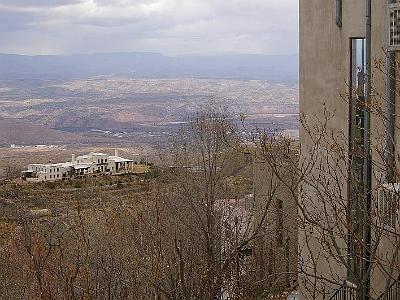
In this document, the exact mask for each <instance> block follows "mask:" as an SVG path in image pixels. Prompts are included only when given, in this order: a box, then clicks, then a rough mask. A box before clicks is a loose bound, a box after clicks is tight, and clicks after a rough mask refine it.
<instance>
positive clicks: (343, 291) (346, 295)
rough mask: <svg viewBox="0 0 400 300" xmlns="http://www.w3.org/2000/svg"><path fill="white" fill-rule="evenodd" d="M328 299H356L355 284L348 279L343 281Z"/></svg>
mask: <svg viewBox="0 0 400 300" xmlns="http://www.w3.org/2000/svg"><path fill="white" fill-rule="evenodd" d="M329 300H357V286H356V285H355V284H353V283H351V282H349V281H345V282H344V283H343V284H342V286H341V287H340V288H338V289H337V290H336V292H335V293H334V294H333V295H332V296H331V297H330V298H329Z"/></svg>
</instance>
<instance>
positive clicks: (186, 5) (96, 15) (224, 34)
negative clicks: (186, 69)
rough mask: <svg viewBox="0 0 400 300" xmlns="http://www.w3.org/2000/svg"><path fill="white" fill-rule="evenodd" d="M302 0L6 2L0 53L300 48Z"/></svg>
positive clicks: (1, 5) (0, 15) (0, 5)
mask: <svg viewBox="0 0 400 300" xmlns="http://www.w3.org/2000/svg"><path fill="white" fill-rule="evenodd" d="M297 2H298V1H297V0H230V1H227V0H20V1H18V0H1V2H0V19H1V20H2V21H1V22H0V39H1V40H2V43H1V44H0V52H9V53H10V52H12V53H28V54H38V53H75V52H80V53H81V52H110V51H155V52H162V53H167V54H183V53H217V52H247V53H270V54H273V53H296V52H297V43H298V42H297V41H298V38H297V35H298V28H297V23H298V17H297V16H298V7H297V5H298V4H297Z"/></svg>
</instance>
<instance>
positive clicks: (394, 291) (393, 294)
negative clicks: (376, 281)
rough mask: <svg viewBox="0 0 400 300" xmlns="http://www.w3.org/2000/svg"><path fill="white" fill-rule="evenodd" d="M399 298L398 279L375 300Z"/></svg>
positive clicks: (399, 285)
mask: <svg viewBox="0 0 400 300" xmlns="http://www.w3.org/2000/svg"><path fill="white" fill-rule="evenodd" d="M398 299H400V281H398V280H396V281H395V282H393V283H392V285H391V286H390V287H389V289H388V290H387V291H386V292H384V293H383V294H382V295H381V296H380V297H379V298H378V299H377V300H398Z"/></svg>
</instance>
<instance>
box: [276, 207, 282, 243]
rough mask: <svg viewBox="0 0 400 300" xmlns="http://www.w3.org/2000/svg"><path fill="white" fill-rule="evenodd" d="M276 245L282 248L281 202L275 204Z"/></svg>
mask: <svg viewBox="0 0 400 300" xmlns="http://www.w3.org/2000/svg"><path fill="white" fill-rule="evenodd" d="M276 244H277V246H279V247H281V246H283V201H282V200H280V199H278V201H277V202H276Z"/></svg>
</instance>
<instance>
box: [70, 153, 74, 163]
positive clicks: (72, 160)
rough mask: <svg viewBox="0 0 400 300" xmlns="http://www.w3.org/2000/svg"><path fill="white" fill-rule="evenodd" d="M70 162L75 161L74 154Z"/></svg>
mask: <svg viewBox="0 0 400 300" xmlns="http://www.w3.org/2000/svg"><path fill="white" fill-rule="evenodd" d="M71 162H72V163H75V154H72V158H71Z"/></svg>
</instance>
